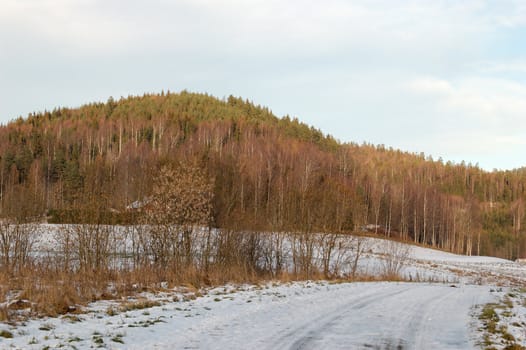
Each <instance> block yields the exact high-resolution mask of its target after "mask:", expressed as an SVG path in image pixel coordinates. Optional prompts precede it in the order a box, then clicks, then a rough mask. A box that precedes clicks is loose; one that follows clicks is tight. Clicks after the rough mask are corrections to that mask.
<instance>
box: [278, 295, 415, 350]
mask: <svg viewBox="0 0 526 350" xmlns="http://www.w3.org/2000/svg"><path fill="white" fill-rule="evenodd" d="M393 286H394V285H390V286H387V287H393ZM397 287H402V289H397V290H394V291H393V289H392V288H388V289H386V290H382V291H381V293H375V294H369V295H367V296H363V294H359V295H352V296H351V297H352V298H351V299H350V300H349V301H348V302H345V303H342V304H341V305H338V307H337V308H335V309H333V310H332V311H331V312H328V313H326V314H323V315H321V316H318V317H316V318H315V319H312V320H309V321H307V322H305V323H303V324H302V325H301V326H297V327H295V328H293V329H292V330H289V331H287V333H286V334H284V335H281V336H280V337H279V338H278V339H277V340H276V341H274V342H273V343H272V346H270V347H269V349H284V348H288V349H291V350H300V349H308V348H309V347H310V344H311V343H312V341H313V340H315V339H319V338H320V336H321V335H322V334H324V333H326V332H328V331H329V329H330V328H331V327H332V326H333V325H334V324H335V323H338V322H341V321H342V320H343V319H344V318H345V314H347V313H349V312H350V311H355V312H360V310H361V309H363V308H365V307H366V306H368V305H370V304H374V303H377V302H379V301H381V300H382V299H384V298H388V297H393V296H396V295H398V294H401V293H403V292H405V291H408V290H409V289H410V287H408V286H397ZM349 307H351V308H349ZM298 336H299V339H297V337H298ZM294 339H296V340H294ZM291 340H292V343H291Z"/></svg>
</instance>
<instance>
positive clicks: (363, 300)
mask: <svg viewBox="0 0 526 350" xmlns="http://www.w3.org/2000/svg"><path fill="white" fill-rule="evenodd" d="M488 290H489V287H487V286H467V285H465V286H461V287H458V288H454V287H451V286H448V285H442V284H440V285H435V284H428V283H389V282H374V283H339V284H331V283H328V282H297V283H291V284H285V285H282V284H281V285H276V286H272V285H267V286H264V287H257V286H244V287H242V288H241V289H240V290H238V289H236V288H235V287H226V288H216V289H213V290H210V291H208V293H207V295H205V296H203V297H200V298H197V299H195V300H188V301H179V302H173V301H169V300H170V299H169V298H168V295H164V296H160V297H158V298H159V299H160V300H164V303H163V305H162V306H158V307H152V308H149V309H148V310H147V311H145V310H133V311H127V312H123V313H120V314H117V315H114V316H108V315H107V314H105V310H107V308H108V307H109V306H110V305H111V303H109V302H104V303H101V302H99V303H97V305H93V311H92V312H91V313H88V314H86V315H80V316H79V317H80V318H81V319H82V321H81V322H72V321H71V320H70V319H64V318H62V319H47V320H34V321H30V322H28V323H27V324H26V326H23V327H18V328H17V329H16V330H14V333H15V337H14V338H13V339H5V340H0V347H2V348H8V347H9V348H15V349H42V348H43V347H45V346H49V347H50V348H59V347H66V348H67V347H68V346H74V347H75V348H77V349H87V348H90V347H91V346H97V345H100V344H104V345H105V346H106V347H107V348H111V349H226V348H228V349H283V348H288V349H318V348H327V349H349V348H351V349H354V348H382V349H383V348H396V347H397V346H402V348H404V349H405V348H409V349H423V348H425V349H472V348H475V345H476V344H475V341H474V339H473V338H472V337H470V335H469V332H468V331H469V323H470V316H469V312H470V309H471V307H472V306H474V305H475V304H479V303H484V302H487V301H490V300H491V295H490V293H489V291H488ZM0 339H1V338H0ZM118 341H122V342H124V344H121V343H119V342H118ZM31 343H34V344H31Z"/></svg>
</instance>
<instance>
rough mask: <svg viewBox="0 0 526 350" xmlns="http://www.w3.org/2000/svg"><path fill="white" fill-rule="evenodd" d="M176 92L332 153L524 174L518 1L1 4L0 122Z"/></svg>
mask: <svg viewBox="0 0 526 350" xmlns="http://www.w3.org/2000/svg"><path fill="white" fill-rule="evenodd" d="M185 89H186V90H188V91H192V92H206V93H209V94H211V95H214V96H216V97H218V98H224V97H227V96H229V95H234V96H240V97H243V98H246V99H249V100H251V101H253V102H254V103H256V104H260V105H263V106H266V107H269V108H270V109H271V110H272V111H273V112H274V113H275V114H276V115H277V116H284V115H290V116H294V117H297V118H298V119H300V120H301V121H303V122H305V123H308V124H310V125H312V126H314V127H316V128H319V129H320V130H322V131H323V132H325V133H328V134H331V135H333V136H334V137H336V138H337V139H339V140H340V141H342V142H356V143H362V142H368V143H373V144H383V145H385V146H386V147H393V148H396V149H402V150H404V151H410V152H416V153H421V152H423V153H424V154H425V155H428V156H432V157H433V158H434V159H438V158H439V157H440V158H442V159H443V160H444V161H453V162H456V163H460V162H461V161H465V162H466V163H471V164H473V165H479V166H480V167H482V168H484V169H486V170H492V169H512V168H518V167H522V166H526V153H525V152H524V150H525V149H526V1H523V0H464V1H457V0H429V1H426V0H420V1H418V0H367V1H366V0H323V1H322V0H215V1H213V0H173V1H170V0H1V2H0V122H1V123H7V122H8V121H9V120H12V119H14V118H17V117H18V116H23V117H25V116H27V115H28V114H29V113H31V112H38V111H43V110H52V109H53V108H55V107H77V106H80V105H82V104H85V103H89V102H94V101H106V100H107V99H108V97H109V96H112V97H114V98H116V99H118V98H120V97H122V96H123V97H126V96H129V95H142V94H143V93H146V92H147V93H155V92H161V91H163V90H164V91H168V90H169V91H172V92H178V91H181V90H185Z"/></svg>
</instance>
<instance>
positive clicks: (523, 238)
mask: <svg viewBox="0 0 526 350" xmlns="http://www.w3.org/2000/svg"><path fill="white" fill-rule="evenodd" d="M357 117H358V116H357ZM166 169H171V170H170V171H172V173H174V172H175V174H177V172H178V171H179V172H181V171H182V170H181V169H193V170H192V171H193V173H190V174H189V173H188V172H186V173H185V172H184V171H183V174H182V175H180V177H181V178H185V179H186V178H189V180H188V181H187V182H186V183H185V185H184V186H185V187H186V188H188V189H192V188H194V187H195V190H196V191H198V190H199V189H200V188H201V189H202V188H206V189H209V190H210V191H209V192H210V193H209V196H208V195H207V196H208V197H207V198H208V199H209V201H207V204H206V213H209V215H208V214H207V215H205V216H206V217H205V220H204V221H205V222H203V220H199V223H202V224H207V225H209V226H210V227H213V228H220V229H225V230H232V231H238V232H241V231H243V232H267V231H268V232H298V233H302V234H315V233H324V232H331V233H342V234H346V233H349V234H351V233H354V234H356V233H363V234H374V235H379V236H386V237H393V238H396V239H400V240H406V241H412V242H415V243H418V244H423V245H427V246H431V247H436V248H440V249H444V250H447V251H451V252H454V253H462V254H468V255H492V256H498V257H503V258H508V259H515V258H519V257H522V258H524V257H526V232H525V230H524V224H525V223H524V220H525V214H526V208H525V204H526V203H525V200H526V193H525V185H526V168H521V169H515V170H508V171H492V172H489V171H485V170H482V169H480V168H479V167H478V166H476V165H472V164H470V163H464V162H463V163H460V164H456V163H452V162H444V161H443V160H441V159H438V160H434V159H432V158H431V157H426V156H425V155H424V154H414V153H408V152H403V151H400V150H395V149H392V148H387V147H385V146H383V145H371V144H356V143H352V142H351V143H344V142H341V141H339V140H336V139H334V138H333V137H332V136H330V135H325V134H324V133H323V132H321V131H320V130H318V129H316V128H315V127H313V126H309V125H306V124H304V123H302V122H300V121H299V120H298V119H297V118H291V117H289V116H284V117H277V116H275V115H274V114H273V113H272V112H271V110H270V109H269V108H266V107H262V106H259V105H256V104H254V103H252V102H250V101H247V100H244V99H242V98H237V97H233V96H230V97H228V98H224V99H218V98H215V97H212V96H210V95H207V94H197V93H190V92H186V91H183V92H180V93H171V92H162V93H160V94H145V95H143V96H130V97H127V98H120V99H119V100H116V99H113V98H109V99H108V101H107V102H106V103H90V104H86V105H84V106H82V107H80V108H58V109H55V110H53V111H44V112H38V113H32V114H30V115H29V116H27V117H26V118H19V119H17V120H14V121H12V122H10V123H8V124H7V125H3V126H1V127H0V204H1V211H0V213H1V214H0V215H1V217H2V221H3V222H6V221H9V222H17V223H28V222H45V221H47V222H50V223H82V222H97V223H105V224H120V225H132V224H138V223H144V215H142V214H141V213H143V212H144V211H148V208H149V207H153V206H155V202H156V200H157V199H158V198H159V196H160V195H162V193H159V188H156V186H155V183H156V181H155V179H156V178H158V177H159V176H161V175H162V174H163V173H166V172H167V171H168V170H166ZM178 169H179V170H178ZM192 174H194V175H195V174H197V175H195V176H194V175H192ZM172 176H176V175H173V174H172ZM192 179H194V180H195V181H194V180H192ZM196 179H197V180H196ZM207 193H208V192H207ZM173 220H176V221H177V220H179V221H180V222H179V223H180V224H187V223H192V220H190V221H188V217H185V216H184V215H183V216H182V217H181V218H174V219H173Z"/></svg>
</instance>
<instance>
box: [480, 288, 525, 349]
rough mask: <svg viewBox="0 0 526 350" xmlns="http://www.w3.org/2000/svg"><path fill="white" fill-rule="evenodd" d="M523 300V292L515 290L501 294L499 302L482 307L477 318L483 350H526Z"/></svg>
mask: <svg viewBox="0 0 526 350" xmlns="http://www.w3.org/2000/svg"><path fill="white" fill-rule="evenodd" d="M498 292H499V293H502V292H501V291H498ZM525 300H526V293H525V291H524V290H521V289H515V290H512V291H511V292H508V293H505V294H504V293H502V295H501V297H500V300H499V302H497V303H488V304H486V305H484V306H483V307H482V310H481V312H480V314H479V316H478V318H479V320H480V322H481V323H482V328H481V331H482V333H483V334H482V338H483V340H482V342H481V343H480V345H481V346H482V347H483V349H485V350H526V332H524V329H525V328H526V313H525V311H526V310H525V309H526V308H525Z"/></svg>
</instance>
